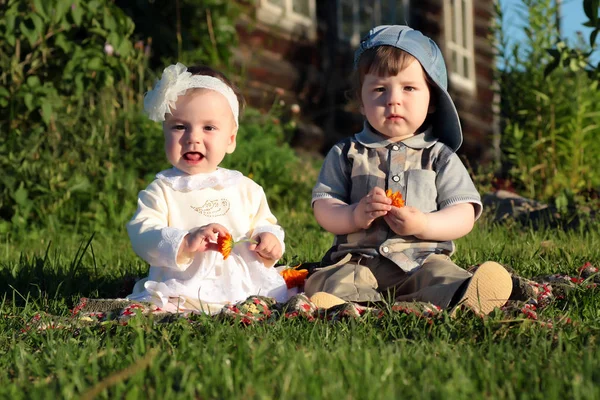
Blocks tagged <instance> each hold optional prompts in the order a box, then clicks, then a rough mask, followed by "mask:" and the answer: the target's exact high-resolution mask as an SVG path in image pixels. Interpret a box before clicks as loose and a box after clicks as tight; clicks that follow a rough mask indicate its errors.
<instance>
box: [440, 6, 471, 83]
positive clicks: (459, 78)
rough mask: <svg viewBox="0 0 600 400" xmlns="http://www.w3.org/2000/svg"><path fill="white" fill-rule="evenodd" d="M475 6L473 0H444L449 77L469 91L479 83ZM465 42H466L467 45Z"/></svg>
mask: <svg viewBox="0 0 600 400" xmlns="http://www.w3.org/2000/svg"><path fill="white" fill-rule="evenodd" d="M464 5H466V8H467V10H466V11H465V10H463V6H464ZM473 8H474V4H473V0H444V37H445V45H446V57H447V60H448V65H449V67H450V68H448V70H449V73H448V78H449V80H450V81H451V82H452V83H453V84H454V85H455V86H456V87H458V88H460V89H463V90H467V91H469V92H474V91H475V89H476V85H477V71H476V70H475V49H474V47H475V46H474V42H475V21H474V12H473ZM453 17H454V18H453ZM463 17H464V24H463ZM452 19H454V20H452ZM464 25H466V26H464ZM452 30H454V32H453V31H452ZM463 43H466V47H465V46H464V45H463ZM453 56H455V57H456V60H457V63H456V64H455V63H454V62H453ZM465 59H466V62H467V63H468V65H467V71H468V72H469V73H468V74H465V69H464V68H465ZM458 60H460V61H458Z"/></svg>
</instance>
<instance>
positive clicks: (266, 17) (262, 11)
mask: <svg viewBox="0 0 600 400" xmlns="http://www.w3.org/2000/svg"><path fill="white" fill-rule="evenodd" d="M315 2H316V0H259V2H258V7H257V18H258V19H259V20H261V21H263V22H265V23H267V24H270V25H275V26H279V27H280V28H282V29H284V30H286V31H289V32H291V33H302V34H306V35H307V37H308V38H309V39H313V40H314V39H315V38H316V4H315Z"/></svg>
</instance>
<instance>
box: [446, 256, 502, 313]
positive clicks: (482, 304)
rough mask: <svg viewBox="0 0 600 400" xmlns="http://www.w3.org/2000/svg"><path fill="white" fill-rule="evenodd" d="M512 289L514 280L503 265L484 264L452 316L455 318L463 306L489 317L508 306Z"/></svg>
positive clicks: (490, 262)
mask: <svg viewBox="0 0 600 400" xmlns="http://www.w3.org/2000/svg"><path fill="white" fill-rule="evenodd" d="M512 287H513V284H512V278H511V277H510V274H509V273H508V271H507V270H506V269H505V268H504V267H503V266H502V265H500V264H498V263H497V262H494V261H487V262H484V263H483V264H481V265H480V266H479V267H478V268H477V269H476V270H475V272H474V273H473V276H472V277H471V280H470V282H469V284H468V285H467V288H466V289H465V293H464V294H463V295H462V297H461V299H460V300H459V302H458V303H457V305H456V306H455V307H454V308H453V309H452V310H451V311H450V315H451V316H455V314H456V311H457V310H458V308H460V307H461V306H463V305H464V306H466V307H468V308H470V309H471V310H473V311H474V312H475V313H476V314H478V315H481V316H483V315H487V314H489V313H490V312H491V311H492V310H493V309H494V308H496V307H502V306H503V305H504V304H506V302H507V300H508V298H509V297H510V294H511V292H512Z"/></svg>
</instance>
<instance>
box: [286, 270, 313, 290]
mask: <svg viewBox="0 0 600 400" xmlns="http://www.w3.org/2000/svg"><path fill="white" fill-rule="evenodd" d="M281 276H282V277H283V280H284V281H285V284H286V286H287V288H288V289H291V288H293V287H299V286H302V285H304V281H305V280H306V277H307V276H308V270H306V269H295V268H286V269H284V270H283V271H281Z"/></svg>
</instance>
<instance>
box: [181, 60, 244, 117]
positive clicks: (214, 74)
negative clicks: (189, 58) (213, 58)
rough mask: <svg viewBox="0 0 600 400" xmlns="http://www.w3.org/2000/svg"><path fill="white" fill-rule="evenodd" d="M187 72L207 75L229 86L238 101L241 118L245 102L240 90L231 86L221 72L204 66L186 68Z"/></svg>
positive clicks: (231, 83)
mask: <svg viewBox="0 0 600 400" xmlns="http://www.w3.org/2000/svg"><path fill="white" fill-rule="evenodd" d="M187 70H188V72H191V73H192V75H207V76H212V77H213V78H217V79H220V80H221V81H223V83H224V84H226V85H227V86H229V87H230V88H231V90H233V93H235V96H236V97H237V99H238V103H239V104H240V117H241V116H242V112H243V111H244V107H245V106H246V100H245V99H244V96H242V92H241V91H240V89H239V88H238V87H237V86H236V85H234V84H233V82H231V81H230V80H229V79H228V78H227V77H226V76H225V74H223V73H222V72H219V71H217V70H214V69H212V68H211V67H207V66H206V65H193V66H191V67H188V68H187Z"/></svg>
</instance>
